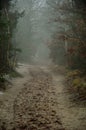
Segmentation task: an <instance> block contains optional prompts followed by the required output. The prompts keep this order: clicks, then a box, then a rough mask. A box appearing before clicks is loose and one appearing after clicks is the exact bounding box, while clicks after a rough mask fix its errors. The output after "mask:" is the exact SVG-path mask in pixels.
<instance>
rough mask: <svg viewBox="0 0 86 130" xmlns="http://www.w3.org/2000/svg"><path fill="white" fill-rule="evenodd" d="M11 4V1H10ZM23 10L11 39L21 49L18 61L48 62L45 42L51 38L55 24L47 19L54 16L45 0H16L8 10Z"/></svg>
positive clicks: (30, 62)
mask: <svg viewBox="0 0 86 130" xmlns="http://www.w3.org/2000/svg"><path fill="white" fill-rule="evenodd" d="M11 3H12V4H13V1H12V2H11ZM15 10H16V11H18V12H19V13H21V12H24V14H23V16H22V17H20V18H19V19H18V23H17V26H16V29H15V31H14V34H13V38H12V39H13V41H14V42H15V43H16V46H17V47H19V48H20V49H21V50H22V53H21V54H20V55H19V61H20V62H24V63H29V64H50V63H51V59H50V56H49V54H50V50H49V48H48V45H47V42H48V41H50V40H51V39H52V35H53V34H54V32H55V31H56V26H57V24H55V23H53V22H52V23H50V24H49V20H50V19H52V18H53V17H55V14H54V15H53V12H52V8H51V9H50V8H49V5H48V4H47V2H46V0H17V1H16V4H15V6H14V7H11V6H10V11H15Z"/></svg>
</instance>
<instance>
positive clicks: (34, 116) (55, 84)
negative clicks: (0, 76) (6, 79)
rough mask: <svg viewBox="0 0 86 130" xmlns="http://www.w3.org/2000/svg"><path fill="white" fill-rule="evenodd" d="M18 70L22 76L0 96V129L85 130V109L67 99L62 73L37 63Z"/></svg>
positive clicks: (23, 66) (14, 80)
mask: <svg viewBox="0 0 86 130" xmlns="http://www.w3.org/2000/svg"><path fill="white" fill-rule="evenodd" d="M18 71H19V72H20V73H21V74H22V75H23V76H24V77H22V78H15V79H13V81H12V84H13V86H12V87H11V88H10V89H9V90H7V91H6V92H5V93H4V94H3V95H0V113H1V115H0V119H1V122H0V126H1V130H12V129H15V130H85V128H86V114H85V113H86V110H85V108H81V107H76V106H75V105H74V104H72V103H71V102H70V101H69V94H68V92H67V91H65V88H64V87H65V86H64V85H63V81H64V76H62V75H59V74H58V75H54V74H53V73H52V72H51V71H50V69H49V68H47V67H39V66H28V65H21V66H20V67H19V69H18ZM4 127H5V128H6V129H3V128H4Z"/></svg>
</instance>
